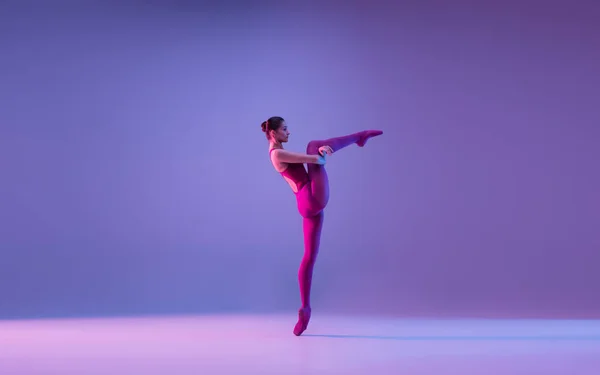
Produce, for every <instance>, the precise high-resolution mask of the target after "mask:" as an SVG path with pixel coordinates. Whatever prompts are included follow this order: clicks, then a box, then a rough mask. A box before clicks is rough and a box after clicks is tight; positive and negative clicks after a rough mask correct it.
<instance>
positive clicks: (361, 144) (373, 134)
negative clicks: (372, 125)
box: [356, 130, 383, 147]
mask: <svg viewBox="0 0 600 375" xmlns="http://www.w3.org/2000/svg"><path fill="white" fill-rule="evenodd" d="M382 134H383V132H382V131H381V130H365V131H364V132H363V134H362V136H361V137H360V139H359V140H358V142H356V144H357V145H358V147H365V145H366V144H367V141H368V140H369V139H371V138H373V137H377V136H379V135H382Z"/></svg>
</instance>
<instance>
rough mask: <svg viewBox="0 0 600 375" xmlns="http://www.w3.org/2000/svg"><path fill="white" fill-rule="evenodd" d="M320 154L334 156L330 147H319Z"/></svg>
mask: <svg viewBox="0 0 600 375" xmlns="http://www.w3.org/2000/svg"><path fill="white" fill-rule="evenodd" d="M319 154H320V155H331V154H333V149H332V148H331V147H329V146H321V147H319Z"/></svg>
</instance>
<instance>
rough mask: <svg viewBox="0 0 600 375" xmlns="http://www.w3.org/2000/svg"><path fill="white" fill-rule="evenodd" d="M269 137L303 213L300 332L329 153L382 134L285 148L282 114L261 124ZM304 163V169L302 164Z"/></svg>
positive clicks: (369, 132) (320, 224) (305, 312)
mask: <svg viewBox="0 0 600 375" xmlns="http://www.w3.org/2000/svg"><path fill="white" fill-rule="evenodd" d="M261 128H262V131H263V132H265V133H266V136H267V140H268V141H269V156H270V158H271V163H272V164H273V167H274V168H275V170H276V171H277V172H279V173H280V174H281V175H282V176H283V178H284V179H285V181H287V183H288V184H289V185H290V187H291V188H292V191H293V192H294V194H295V195H296V201H297V204H298V211H299V212H300V215H301V216H302V217H303V232H304V256H303V258H302V262H301V263H300V268H299V270H298V283H299V286H300V298H301V302H302V307H301V308H300V310H299V311H298V322H297V323H296V325H295V327H294V334H295V335H296V336H300V335H301V334H302V333H303V332H304V331H305V330H306V327H307V326H308V322H309V320H310V316H311V306H310V290H311V284H312V275H313V268H314V266H315V260H316V258H317V254H318V252H319V244H320V240H321V229H322V228H323V209H324V208H325V207H326V206H327V202H328V201H329V181H328V178H327V172H326V171H325V163H326V158H327V156H328V155H331V154H333V153H334V152H336V151H339V150H341V149H342V148H345V147H348V146H350V145H352V144H356V145H358V146H359V147H363V146H364V145H365V144H366V143H367V141H368V140H369V139H370V138H372V137H375V136H378V135H381V134H383V132H382V131H380V130H365V131H362V132H358V133H354V134H350V135H346V136H343V137H337V138H331V139H326V140H316V141H310V142H309V143H308V145H307V146H306V153H305V154H303V153H297V152H291V151H287V150H285V149H284V148H283V144H284V143H286V142H287V141H288V139H289V136H290V132H289V130H288V127H287V125H286V123H285V120H284V119H283V118H281V117H271V118H269V119H268V120H267V121H264V122H263V123H262V124H261ZM305 163H306V164H307V169H308V172H307V170H306V169H305V168H304V164H305Z"/></svg>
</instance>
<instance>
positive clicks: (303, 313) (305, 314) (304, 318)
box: [294, 307, 311, 336]
mask: <svg viewBox="0 0 600 375" xmlns="http://www.w3.org/2000/svg"><path fill="white" fill-rule="evenodd" d="M310 313H311V309H310V307H304V308H301V309H300V310H298V322H297V323H296V326H295V327H294V335H296V336H300V335H301V334H302V333H303V332H304V331H305V330H306V327H308V322H309V321H310Z"/></svg>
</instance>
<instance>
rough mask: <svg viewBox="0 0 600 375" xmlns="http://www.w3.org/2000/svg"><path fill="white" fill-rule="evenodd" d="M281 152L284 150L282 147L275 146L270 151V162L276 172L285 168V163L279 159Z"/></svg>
mask: <svg viewBox="0 0 600 375" xmlns="http://www.w3.org/2000/svg"><path fill="white" fill-rule="evenodd" d="M281 152H284V153H285V151H284V150H283V149H280V148H277V149H274V150H273V151H271V154H270V156H271V163H272V164H273V167H274V168H275V170H276V171H277V172H283V171H285V170H286V169H287V167H288V165H287V163H285V162H283V161H281Z"/></svg>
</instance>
